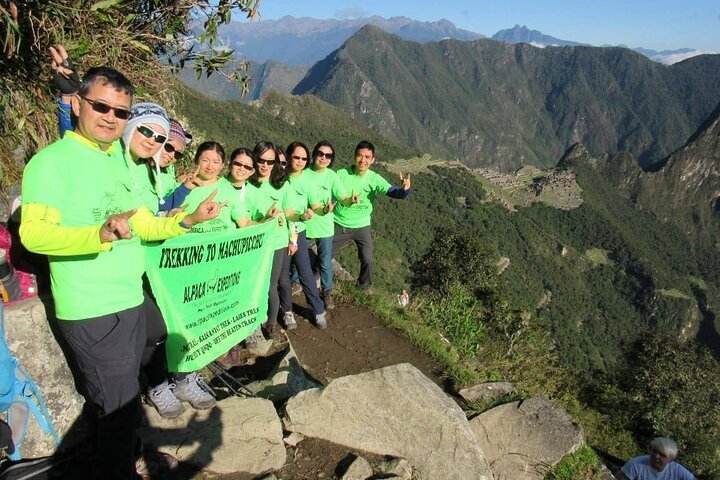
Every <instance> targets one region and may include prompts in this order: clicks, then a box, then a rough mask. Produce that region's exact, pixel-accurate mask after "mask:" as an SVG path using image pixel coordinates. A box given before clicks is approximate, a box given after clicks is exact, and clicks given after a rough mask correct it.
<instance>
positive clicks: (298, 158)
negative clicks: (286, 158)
mask: <svg viewBox="0 0 720 480" xmlns="http://www.w3.org/2000/svg"><path fill="white" fill-rule="evenodd" d="M290 158H292V159H293V160H300V161H303V162H307V161H308V158H307V157H301V156H300V155H290Z"/></svg>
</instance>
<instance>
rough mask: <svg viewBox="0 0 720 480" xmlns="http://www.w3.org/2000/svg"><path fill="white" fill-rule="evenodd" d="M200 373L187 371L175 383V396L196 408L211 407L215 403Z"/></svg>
mask: <svg viewBox="0 0 720 480" xmlns="http://www.w3.org/2000/svg"><path fill="white" fill-rule="evenodd" d="M209 390H210V387H208V386H207V384H206V383H205V380H203V377H202V375H200V374H199V373H198V372H193V373H188V374H187V376H186V377H185V378H183V379H182V380H178V381H177V382H176V383H175V390H174V391H173V392H174V393H175V397H176V398H177V399H178V400H182V401H183V402H188V403H189V404H190V405H192V407H193V408H194V409H196V410H205V409H207V408H212V407H214V406H215V404H216V403H217V402H216V401H215V397H213V396H212V395H211V394H210V392H209Z"/></svg>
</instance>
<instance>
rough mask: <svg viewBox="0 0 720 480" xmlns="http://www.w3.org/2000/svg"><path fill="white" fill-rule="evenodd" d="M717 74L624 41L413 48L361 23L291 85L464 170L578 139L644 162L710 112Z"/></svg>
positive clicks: (539, 158)
mask: <svg viewBox="0 0 720 480" xmlns="http://www.w3.org/2000/svg"><path fill="white" fill-rule="evenodd" d="M368 45H372V47H371V48H369V47H368ZM718 71H720V57H718V56H712V55H705V56H701V57H696V58H693V59H689V60H687V61H685V62H680V63H678V64H675V65H672V66H670V67H668V66H665V65H660V64H656V63H654V62H652V61H651V60H649V59H647V58H645V57H643V56H641V55H639V54H637V53H635V52H632V51H630V50H628V49H624V48H589V47H563V48H546V49H538V48H535V47H532V46H530V45H511V44H506V43H501V42H496V41H492V40H489V39H481V40H476V41H473V42H460V41H455V40H445V41H442V42H437V43H428V44H423V45H420V44H417V43H414V42H408V41H404V40H402V39H400V38H399V37H397V36H394V35H390V34H387V33H385V32H383V31H381V30H379V29H378V28H375V27H371V26H367V27H365V28H363V29H362V30H360V31H359V32H357V33H356V34H355V35H354V36H353V37H351V38H350V39H348V41H347V42H346V43H345V44H344V45H343V47H341V48H340V49H339V50H338V51H336V52H335V53H334V54H333V55H332V56H330V57H329V58H327V59H325V60H323V61H321V62H318V63H317V64H315V65H314V66H313V67H312V68H311V69H310V71H309V73H308V75H307V77H305V80H303V81H302V82H301V83H300V84H299V85H298V87H297V88H296V89H295V90H294V93H298V94H304V93H312V94H314V95H317V96H318V97H320V98H322V99H323V100H325V101H327V102H328V103H331V104H333V105H335V106H338V107H340V108H341V109H343V110H344V111H346V112H349V113H351V114H352V116H353V118H356V119H358V120H359V121H361V122H362V123H364V124H365V125H368V126H371V127H373V128H375V129H376V130H377V131H378V132H380V133H382V134H384V135H386V136H388V137H393V138H397V139H400V140H401V141H403V142H404V143H406V144H407V145H411V146H413V147H416V148H419V149H421V150H423V151H426V152H429V153H431V154H433V155H436V156H438V157H441V158H448V159H460V160H461V161H462V162H463V163H464V164H466V165H468V166H472V167H475V166H489V167H491V168H497V169H500V170H504V171H513V170H516V169H517V168H519V167H521V166H523V165H535V166H537V167H544V168H547V167H554V166H555V164H556V162H557V159H558V158H559V157H560V156H561V155H562V154H563V152H564V151H565V149H566V148H568V147H569V146H570V145H571V144H573V143H575V142H583V143H585V144H586V145H587V146H588V148H589V149H590V151H591V152H593V153H596V154H601V153H605V152H612V151H618V150H622V151H628V152H631V153H632V154H633V155H635V157H636V158H638V159H639V161H640V163H641V164H643V165H649V164H651V163H653V162H655V161H658V160H660V159H662V158H664V157H665V156H666V155H668V154H670V153H671V152H672V151H673V150H675V149H677V148H679V147H680V146H682V145H683V144H684V143H685V141H686V140H687V139H688V138H689V137H690V136H691V135H692V134H693V133H695V130H696V129H697V128H698V126H699V125H700V124H701V123H702V122H703V121H704V120H705V119H706V118H707V116H708V115H709V114H710V113H711V112H712V110H713V108H714V107H715V105H717V102H718V98H720V84H718V82H717V81H716V77H717V73H718ZM360 99H361V100H360Z"/></svg>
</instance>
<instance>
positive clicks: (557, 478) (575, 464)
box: [545, 443, 600, 480]
mask: <svg viewBox="0 0 720 480" xmlns="http://www.w3.org/2000/svg"><path fill="white" fill-rule="evenodd" d="M599 461H600V459H599V458H598V456H597V454H596V453H595V451H594V450H593V449H592V448H590V447H589V446H588V445H587V444H586V443H584V444H583V445H582V446H581V447H580V448H579V449H578V450H577V451H576V452H573V453H571V454H570V455H568V456H566V457H565V458H563V459H562V461H561V462H560V463H558V464H557V465H555V466H554V467H553V468H552V469H550V471H549V472H548V473H547V474H546V475H545V480H578V479H581V478H587V477H588V474H590V473H591V472H592V471H593V470H594V468H595V467H596V466H597V465H598V462H599Z"/></svg>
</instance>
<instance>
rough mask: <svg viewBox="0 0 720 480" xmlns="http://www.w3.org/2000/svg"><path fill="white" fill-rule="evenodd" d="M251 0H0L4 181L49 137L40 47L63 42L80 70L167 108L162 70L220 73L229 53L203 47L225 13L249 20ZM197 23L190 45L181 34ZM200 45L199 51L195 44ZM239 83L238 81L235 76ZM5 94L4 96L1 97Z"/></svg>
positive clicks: (50, 99)
mask: <svg viewBox="0 0 720 480" xmlns="http://www.w3.org/2000/svg"><path fill="white" fill-rule="evenodd" d="M258 3H259V2H258V1H257V0H219V1H216V2H211V3H198V2H196V1H193V0H152V1H141V0H104V1H99V2H98V1H89V0H58V1H53V2H46V1H40V0H27V1H23V2H15V1H10V0H4V1H2V2H0V53H2V55H3V61H2V62H0V90H1V91H2V92H3V95H2V97H0V158H2V161H3V170H4V173H5V175H4V179H3V180H4V182H5V184H6V185H10V184H12V183H13V182H15V181H17V180H18V179H19V178H20V175H21V173H22V168H23V166H24V163H25V161H26V160H28V159H29V158H30V157H31V156H32V155H33V154H34V153H35V152H36V151H37V150H38V149H40V148H42V147H44V146H45V145H47V144H48V143H50V142H51V141H53V140H55V138H56V135H57V134H56V131H57V129H56V128H55V125H57V120H56V118H57V113H56V108H57V106H56V104H55V102H54V98H55V96H56V92H54V91H52V89H51V87H50V82H49V81H48V77H49V74H50V71H49V70H50V69H49V53H48V47H50V46H51V45H54V44H56V43H63V44H64V45H65V46H66V47H67V49H68V52H69V54H70V56H71V58H72V59H73V60H74V61H75V64H76V65H77V66H78V67H79V68H80V71H81V72H82V71H84V70H86V69H87V68H89V67H91V66H96V65H111V66H113V67H115V68H117V69H119V70H121V71H122V72H124V73H126V74H127V75H128V76H129V78H130V79H131V80H132V81H133V82H134V83H135V84H136V85H137V86H138V97H139V98H145V99H152V100H154V101H157V102H159V103H161V104H162V105H164V106H167V107H169V108H170V109H171V110H172V107H173V106H174V101H173V100H174V93H173V91H172V89H170V88H168V87H170V86H171V84H170V82H168V81H167V80H166V79H167V78H168V75H167V67H164V66H163V65H161V64H160V62H159V61H158V56H160V57H162V58H163V59H164V60H165V61H166V62H167V63H168V64H170V65H171V66H173V67H183V66H185V65H186V64H187V65H188V66H190V65H192V68H193V69H195V70H196V72H197V73H198V74H202V73H203V72H205V73H207V74H209V73H210V72H212V71H217V70H218V69H220V68H222V67H223V66H224V65H225V64H226V63H227V61H228V60H229V58H230V55H231V54H232V51H228V50H223V49H214V48H211V47H212V46H213V44H214V42H215V40H216V37H217V29H218V27H219V26H220V25H222V24H224V23H228V22H229V21H230V20H231V16H232V15H233V13H234V12H235V13H238V12H239V13H243V14H245V15H246V16H248V17H249V18H252V17H254V16H255V13H256V9H257V6H258ZM199 19H201V21H202V22H204V23H203V27H204V29H203V31H202V33H200V34H199V35H198V37H197V41H198V42H199V43H198V45H193V43H192V42H188V41H187V35H188V34H189V33H190V31H191V30H192V29H193V27H194V26H195V25H197V22H198V20H199ZM199 45H200V46H199ZM236 78H237V79H238V80H239V82H240V83H244V77H243V76H242V75H238V76H237V77H236ZM5 92H9V95H6V94H5Z"/></svg>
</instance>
